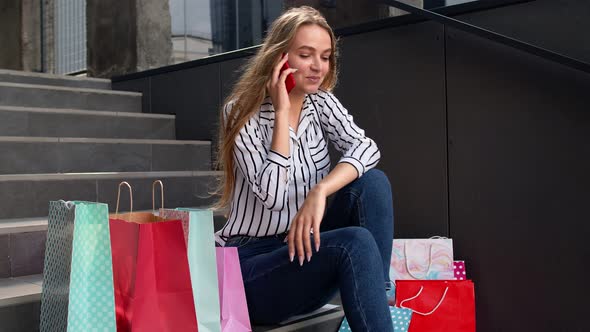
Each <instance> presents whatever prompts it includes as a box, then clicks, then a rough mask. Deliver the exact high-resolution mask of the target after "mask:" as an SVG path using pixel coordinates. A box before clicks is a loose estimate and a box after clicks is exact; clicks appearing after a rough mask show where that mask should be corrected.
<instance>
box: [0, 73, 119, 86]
mask: <svg viewBox="0 0 590 332" xmlns="http://www.w3.org/2000/svg"><path fill="white" fill-rule="evenodd" d="M0 82H7V83H23V84H40V85H53V86H62V87H72V88H89V89H102V90H110V89H111V80H108V79H102V78H91V77H74V76H65V75H54V74H45V73H33V72H25V71H16V70H7V69H0Z"/></svg>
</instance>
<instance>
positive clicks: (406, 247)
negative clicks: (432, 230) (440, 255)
mask: <svg viewBox="0 0 590 332" xmlns="http://www.w3.org/2000/svg"><path fill="white" fill-rule="evenodd" d="M406 244H407V242H404V255H405V256H406V269H407V270H408V274H409V275H410V276H412V278H414V279H417V280H422V279H425V278H426V277H428V273H429V272H430V268H431V267H432V243H431V244H430V253H429V255H428V269H427V270H426V273H425V274H424V277H422V278H418V277H416V276H415V275H414V273H412V271H411V270H410V265H409V264H408V261H409V259H408V246H407V245H406Z"/></svg>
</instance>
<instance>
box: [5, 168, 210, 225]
mask: <svg viewBox="0 0 590 332" xmlns="http://www.w3.org/2000/svg"><path fill="white" fill-rule="evenodd" d="M219 175H220V172H217V171H173V172H110V173H109V172H100V173H67V174H16V175H15V174H12V175H0V201H1V202H2V204H3V208H2V209H0V219H20V218H35V217H43V216H47V215H48V206H49V201H53V200H60V199H65V200H84V201H91V202H104V203H107V204H108V205H109V209H110V210H111V211H112V212H114V211H115V203H116V199H117V187H118V185H119V183H120V182H121V181H127V182H129V183H130V184H131V185H132V186H133V194H134V195H133V198H134V202H133V208H134V210H147V209H151V208H152V194H151V192H152V182H153V181H154V180H157V179H161V180H162V182H163V183H164V188H165V206H167V207H181V206H185V207H203V206H209V205H210V204H212V203H213V202H215V200H216V197H214V196H212V195H209V194H208V193H209V192H212V190H213V189H214V188H215V186H216V181H217V180H216V178H217V176H219ZM129 205H130V204H129V198H128V194H127V193H126V192H124V193H122V195H121V210H128V207H129Z"/></svg>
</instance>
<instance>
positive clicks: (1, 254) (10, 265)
mask: <svg viewBox="0 0 590 332" xmlns="http://www.w3.org/2000/svg"><path fill="white" fill-rule="evenodd" d="M48 204H49V202H48ZM158 204H159V203H158ZM170 207H179V206H174V205H170ZM151 211H152V210H144V212H151ZM225 212H226V211H214V215H213V222H214V228H215V230H216V231H217V230H220V229H221V228H222V227H223V225H224V224H225V221H226V218H225V216H224V214H225ZM46 238H47V217H44V218H23V219H5V220H0V278H9V277H19V276H24V275H29V274H38V273H42V272H43V261H44V258H45V243H46Z"/></svg>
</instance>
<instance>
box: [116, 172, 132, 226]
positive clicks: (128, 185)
mask: <svg viewBox="0 0 590 332" xmlns="http://www.w3.org/2000/svg"><path fill="white" fill-rule="evenodd" d="M122 185H126V186H127V188H129V205H130V208H129V213H132V212H133V190H131V185H130V184H129V183H128V182H127V181H123V182H121V183H119V191H118V192H117V208H116V209H115V218H117V219H118V218H119V198H121V186H122Z"/></svg>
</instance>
